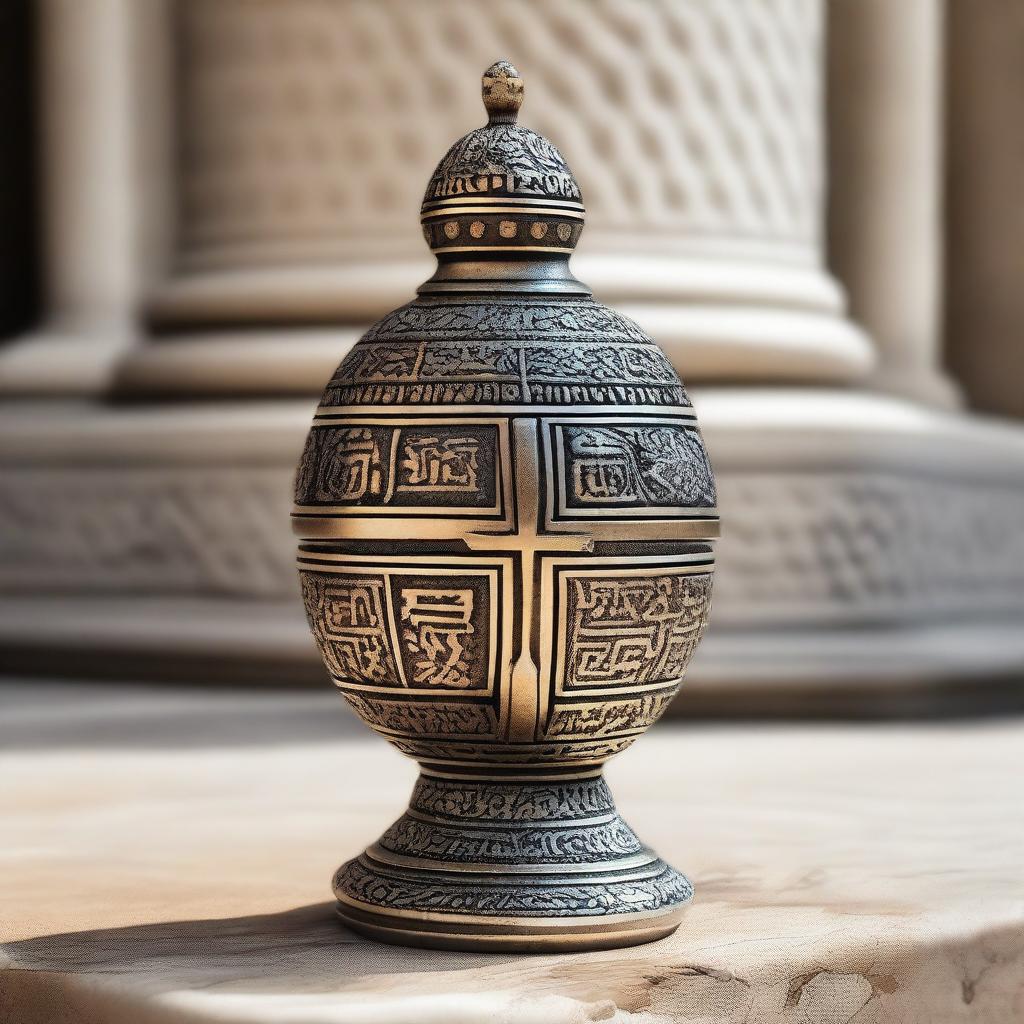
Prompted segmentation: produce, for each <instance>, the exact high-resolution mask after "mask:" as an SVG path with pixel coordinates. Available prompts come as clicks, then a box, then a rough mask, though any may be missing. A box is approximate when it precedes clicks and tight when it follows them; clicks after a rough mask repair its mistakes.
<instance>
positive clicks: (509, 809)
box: [334, 775, 693, 952]
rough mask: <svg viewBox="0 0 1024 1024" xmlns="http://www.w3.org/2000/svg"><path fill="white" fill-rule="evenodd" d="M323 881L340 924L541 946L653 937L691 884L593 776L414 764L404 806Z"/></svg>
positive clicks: (377, 934) (392, 934)
mask: <svg viewBox="0 0 1024 1024" xmlns="http://www.w3.org/2000/svg"><path fill="white" fill-rule="evenodd" d="M334 893H335V895H336V896H337V897H338V914H339V916H340V917H341V919H342V920H343V921H344V922H345V924H347V925H348V926H350V927H351V928H353V929H354V930H356V931H359V932H361V933H363V934H365V935H368V936H370V937H371V938H374V939H379V940H381V941H385V942H394V943H400V944H404V945H414V946H429V947H437V948H441V949H462V950H503V951H518V952H528V951H536V952H541V951H549V952H553V951H558V950H586V949H611V948H615V947H619V946H633V945H638V944H640V943H643V942H651V941H653V940H655V939H660V938H662V937H664V936H665V935H668V934H670V933H671V932H672V931H674V930H675V928H676V927H677V926H678V924H679V921H680V918H681V916H682V912H683V909H684V908H685V906H686V904H687V903H688V902H689V900H690V898H691V897H692V895H693V889H692V887H691V885H690V883H689V882H688V881H687V879H686V878H685V877H684V876H683V875H681V874H680V873H679V872H678V871H676V870H675V869H674V868H672V867H670V866H669V865H667V864H666V863H665V862H664V861H663V860H661V859H660V858H659V857H657V856H656V855H655V854H654V853H653V851H651V850H650V849H649V848H648V847H646V846H644V845H643V844H642V843H641V842H640V841H639V839H637V837H636V835H635V834H634V833H633V830H632V829H630V827H629V826H628V825H627V824H626V823H625V822H624V821H623V820H622V818H621V817H619V814H618V812H617V811H616V810H615V805H614V803H613V801H612V798H611V794H610V793H609V791H608V787H607V785H606V784H605V782H604V780H603V779H602V778H600V777H594V778H589V779H573V780H564V781H562V780H559V781H543V782H528V781H522V780H516V781H509V782H503V781H493V780H489V781H481V782H469V781H465V780H454V779H443V778H437V777H433V776H427V775H423V776H421V777H420V779H419V781H418V782H417V784H416V789H415V791H414V793H413V797H412V801H411V803H410V806H409V810H408V811H407V812H406V813H405V814H404V815H403V816H402V817H401V818H399V820H398V821H397V822H395V824H394V825H392V826H391V828H390V829H388V831H387V832H385V833H384V835H383V836H382V837H381V838H380V840H379V841H378V842H376V843H374V844H373V846H371V847H370V848H369V849H368V850H366V852H365V853H363V854H362V855H361V856H359V857H357V858H355V859H354V860H351V861H349V862H348V863H347V864H345V865H343V866H342V867H341V868H340V869H339V870H338V872H337V874H336V875H335V878H334Z"/></svg>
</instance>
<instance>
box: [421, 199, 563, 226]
mask: <svg viewBox="0 0 1024 1024" xmlns="http://www.w3.org/2000/svg"><path fill="white" fill-rule="evenodd" d="M456 213H458V214H470V213H483V214H506V213H509V214H512V213H525V214H528V215H530V216H534V217H535V216H537V215H538V214H539V213H540V210H539V209H538V208H537V207H531V206H519V205H515V206H498V205H497V204H495V205H494V206H459V207H455V208H453V209H450V210H432V211H430V212H428V213H423V214H421V215H420V223H422V224H426V222H427V221H432V220H449V219H451V217H452V216H453V215H454V214H456ZM547 215H548V216H549V217H564V218H567V219H570V220H583V212H582V211H577V210H557V209H555V208H554V207H548V210H547Z"/></svg>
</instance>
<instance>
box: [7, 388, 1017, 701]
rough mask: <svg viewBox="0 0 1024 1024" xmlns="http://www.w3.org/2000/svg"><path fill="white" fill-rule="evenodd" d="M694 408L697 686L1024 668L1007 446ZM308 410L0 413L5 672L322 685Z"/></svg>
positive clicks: (761, 395)
mask: <svg viewBox="0 0 1024 1024" xmlns="http://www.w3.org/2000/svg"><path fill="white" fill-rule="evenodd" d="M694 401H695V405H696V406H697V410H698V413H699V415H700V417H701V422H702V424H704V432H705V436H706V439H707V442H708V446H709V448H710V450H711V454H712V458H713V460H714V465H715V468H716V474H717V476H718V479H719V488H720V502H721V508H722V515H723V539H722V542H721V545H720V551H719V568H718V574H717V575H718V578H717V581H716V590H715V598H714V611H713V616H712V628H711V629H710V631H709V634H708V637H707V640H706V642H705V645H704V646H703V647H702V649H701V652H700V654H699V655H698V657H697V658H695V660H694V662H693V666H692V668H691V670H690V676H689V680H690V686H689V689H690V690H692V691H695V692H698V691H699V692H701V693H702V694H704V695H706V696H707V697H708V699H709V700H712V703H714V700H713V698H714V697H715V695H722V696H724V695H726V694H728V693H735V692H737V691H742V692H754V691H758V692H761V693H762V694H763V693H766V692H767V691H769V690H771V689H775V688H781V689H785V690H789V691H791V692H798V693H799V692H803V693H806V694H810V693H812V692H815V691H820V690H821V689H822V687H823V685H824V684H832V685H835V686H837V687H840V686H841V687H845V688H851V687H852V688H854V689H858V688H859V689H861V690H863V692H864V693H878V692H881V691H884V690H885V689H886V688H887V687H892V686H894V685H904V686H914V687H916V686H919V685H921V684H956V683H961V682H964V681H966V680H970V679H981V678H984V677H1012V676H1019V675H1020V674H1021V672H1022V670H1024V635H1022V630H1021V628H1020V623H1021V621H1022V620H1024V430H1022V429H1020V428H1015V427H1011V426H1008V425H1004V424H1000V423H996V422H991V421H985V420H982V419H980V418H977V417H971V416H966V415H962V414H957V413H950V412H944V411H937V410H930V409H925V408H924V407H921V406H916V405H913V404H911V403H909V402H906V401H903V400H901V399H893V398H886V397H879V396H874V395H868V394H864V393H855V392H841V391H835V390H824V389H778V388H776V389H771V388H762V389H723V388H716V389H711V388H708V389H705V390H704V391H698V392H697V393H696V394H695V396H694ZM310 412H311V403H310V402H309V401H307V400H301V401H300V400H294V401H283V400H278V401H274V402H269V401H268V402H249V403H239V404H228V403H218V404H206V405H195V406H189V407H185V408H183V407H182V406H180V405H174V406H166V407H147V408H144V409H143V408H131V407H124V408H111V407H107V408H102V409H101V408H98V407H90V406H72V405H71V404H59V405H55V404H53V403H50V404H47V405H43V404H42V403H40V404H38V405H34V404H29V403H22V404H21V405H20V406H19V407H18V408H9V409H7V410H5V411H4V412H3V414H2V416H0V437H2V439H3V440H2V442H0V649H2V650H3V654H2V655H0V657H2V658H3V659H4V661H5V663H6V664H7V665H8V666H9V667H18V668H25V667H31V666H35V667H36V668H37V669H38V670H39V671H48V672H60V671H76V672H81V671H88V670H90V666H95V668H96V670H97V671H103V672H104V673H107V674H110V673H111V672H117V671H120V670H121V669H123V670H124V671H125V672H132V673H138V672H139V671H140V670H147V671H148V672H150V673H152V674H156V675H160V674H173V673H175V672H176V671H180V668H181V666H182V665H183V664H191V665H196V666H202V667H203V669H204V675H205V677H206V678H211V679H223V680H230V679H235V678H244V679H247V680H254V679H263V680H265V681H267V682H283V683H289V682H300V681H315V680H317V679H319V678H320V669H319V659H318V657H317V655H316V653H315V650H314V649H313V645H312V641H311V640H310V639H309V634H308V631H307V628H306V625H305V622H304V621H303V619H302V611H301V602H300V601H299V599H298V594H297V583H296V580H295V577H294V568H293V561H292V545H293V542H292V538H291V535H290V532H289V528H288V515H287V514H288V509H289V505H290V489H291V477H292V471H293V466H294V465H295V462H296V461H297V457H298V451H299V448H300V446H301V443H302V439H303V435H304V432H305V426H306V423H307V422H308V418H309V415H310ZM119 666H120V667H119ZM723 706H725V705H723Z"/></svg>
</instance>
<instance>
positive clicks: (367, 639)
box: [299, 551, 511, 707]
mask: <svg viewBox="0 0 1024 1024" xmlns="http://www.w3.org/2000/svg"><path fill="white" fill-rule="evenodd" d="M299 569H300V578H301V581H302V589H303V598H304V600H305V605H306V613H307V616H308V618H309V621H310V625H311V627H312V631H313V635H314V637H315V638H316V640H317V642H318V644H319V645H320V647H321V649H322V650H323V651H324V656H325V659H326V661H327V664H328V668H329V669H330V671H331V673H332V675H333V676H334V679H335V682H336V683H337V684H338V686H339V687H340V688H341V689H343V690H345V691H349V690H352V691H358V692H369V693H373V692H377V693H382V692H384V691H387V692H388V693H389V694H390V696H389V697H388V699H399V697H398V692H399V691H400V692H401V693H402V698H401V699H406V698H409V699H413V700H414V701H415V700H418V699H421V698H422V699H426V700H428V701H431V700H432V701H434V702H435V703H436V702H437V701H449V700H470V701H478V700H489V701H491V702H492V703H494V704H495V707H497V702H496V698H497V696H498V691H499V689H501V688H503V687H505V686H506V684H507V678H506V676H507V666H506V665H505V661H504V660H503V658H504V655H503V652H504V651H507V650H508V646H509V643H510V628H511V627H510V623H509V621H508V614H509V611H510V601H511V573H510V563H509V560H508V559H503V558H499V559H495V558H491V557H488V558H486V559H479V558H473V557H462V556H451V557H450V558H445V559H442V560H439V559H438V558H436V557H434V556H430V557H426V556H407V557H402V558H388V557H380V556H373V555H343V554H334V553H329V552H315V551H302V552H300V555H299ZM492 698H494V700H492Z"/></svg>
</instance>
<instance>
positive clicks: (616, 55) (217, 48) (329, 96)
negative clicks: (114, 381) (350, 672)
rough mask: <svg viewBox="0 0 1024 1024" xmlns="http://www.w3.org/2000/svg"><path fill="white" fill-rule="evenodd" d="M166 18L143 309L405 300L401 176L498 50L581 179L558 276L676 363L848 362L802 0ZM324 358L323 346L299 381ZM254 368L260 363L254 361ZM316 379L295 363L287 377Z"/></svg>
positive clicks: (813, 4)
mask: <svg viewBox="0 0 1024 1024" xmlns="http://www.w3.org/2000/svg"><path fill="white" fill-rule="evenodd" d="M176 11H177V17H178V21H179V50H180V52H179V60H180V66H181V68H182V76H181V80H180V87H179V124H180V130H181V148H180V152H181V159H180V164H179V167H180V189H179V193H180V194H179V221H178V227H179V231H178V243H177V252H176V265H177V269H178V273H177V274H176V275H174V276H173V277H172V278H171V279H169V280H168V281H167V282H166V283H165V285H164V287H162V288H160V289H157V291H156V293H155V295H154V297H153V301H152V304H151V313H152V315H153V317H154V318H155V319H157V320H159V321H160V322H161V324H163V325H164V326H165V327H167V328H171V329H173V328H174V327H175V326H186V325H188V324H194V323H195V322H197V321H201V322H203V323H206V324H209V323H216V322H218V321H220V322H225V321H226V322H230V323H232V324H233V325H237V324H238V323H240V322H241V323H249V324H253V325H258V324H262V323H265V322H266V321H267V320H268V319H272V320H276V321H278V322H284V323H288V324H293V325H294V324H301V323H308V322H309V321H310V320H316V321H320V322H323V321H328V322H338V321H342V322H346V321H347V322H352V323H361V322H370V321H371V320H373V319H375V318H376V317H377V316H379V315H381V314H382V313H383V312H384V311H385V310H386V309H388V308H393V307H395V306H397V305H399V304H400V303H401V302H402V301H405V300H407V299H408V297H409V295H410V294H411V292H412V290H413V289H414V288H415V286H416V285H417V284H418V283H419V281H420V280H422V279H423V277H424V276H425V272H426V270H427V260H426V258H425V256H426V254H425V252H424V249H423V244H422V241H421V239H420V238H419V232H418V227H417V224H416V219H415V210H416V209H417V206H418V202H419V198H420V191H421V179H422V175H423V171H424V169H426V168H429V167H430V166H431V165H432V164H433V163H434V162H435V161H436V159H437V157H438V155H439V154H438V147H439V145H441V142H440V140H447V139H448V138H451V137H453V136H458V135H459V134H461V133H463V132H465V131H466V130H468V129H470V128H472V127H474V126H476V125H477V124H478V123H479V121H480V112H479V103H478V100H477V97H476V95H475V90H474V89H470V88H467V86H466V83H472V82H474V81H475V79H476V76H477V75H478V74H479V68H480V67H483V66H486V65H487V63H489V62H490V60H492V59H493V54H494V53H497V52H499V51H500V52H502V53H505V54H507V55H508V56H509V58H510V59H512V60H514V61H517V62H518V63H519V64H520V66H521V67H522V68H523V69H524V73H525V74H526V76H527V78H528V81H529V85H528V97H527V108H526V110H527V111H528V116H526V120H527V121H528V123H529V124H530V125H531V126H532V127H534V128H535V129H536V130H538V131H539V132H541V133H542V134H544V135H547V136H548V137H550V138H551V139H553V140H555V141H556V142H557V144H558V145H559V146H560V147H561V148H562V150H563V151H564V152H566V153H567V154H570V158H571V159H570V163H571V165H572V167H573V169H574V170H575V171H576V173H577V175H578V176H579V178H580V181H581V184H582V187H583V194H584V201H585V203H586V205H587V209H588V226H587V230H586V232H585V233H584V236H583V241H582V244H581V247H580V250H579V257H578V259H577V269H578V272H579V274H580V276H581V278H582V279H583V280H585V281H587V283H589V284H591V285H592V286H593V287H594V288H595V291H596V292H597V294H598V295H599V297H601V298H603V299H606V300H608V301H610V302H614V303H615V304H616V305H617V307H619V308H623V309H624V310H625V311H626V312H627V313H629V314H631V315H633V316H634V317H635V318H636V319H637V320H638V321H639V322H640V324H641V326H643V327H645V328H646V329H647V330H648V331H649V332H650V333H652V334H653V336H654V337H655V338H656V340H657V341H659V343H661V344H662V345H663V346H664V347H665V348H666V350H667V351H668V353H669V356H670V358H671V359H672V360H673V362H675V363H676V365H677V367H678V368H679V369H680V370H682V371H685V373H686V377H687V379H701V378H704V379H714V378H729V379H735V378H737V377H741V378H749V379H765V378H778V379H787V380H817V381H829V380H848V379H851V378H857V377H861V376H863V375H864V374H866V373H867V371H868V369H869V368H870V364H871V358H872V357H871V348H870V345H869V343H868V342H867V340H866V338H865V337H864V335H863V334H862V333H861V332H860V331H859V330H858V329H856V328H855V327H854V326H853V325H852V324H851V323H850V322H849V321H848V320H846V319H845V318H844V317H843V315H842V314H843V296H842V292H841V290H840V288H839V287H838V285H837V284H836V282H835V281H834V280H833V279H832V278H831V277H830V276H829V275H828V274H827V273H826V271H825V270H824V267H823V260H822V248H823V246H822V228H823V216H824V210H823V202H824V176H823V131H822V64H821V61H822V51H823V16H822V5H821V3H820V0H765V2H761V3H756V4H718V3H711V2H707V0H671V2H670V0H649V2H643V3H636V4H630V5H627V6H623V5H622V4H621V3H618V2H616V0H597V2H589V0H564V2H560V3H557V4H552V3H547V2H544V0H524V2H520V3H517V4H515V5H514V6H509V7H508V8H505V7H501V6H497V7H494V6H492V7H487V8H483V7H480V5H479V4H475V3H473V2H471V0H452V2H450V3H445V4H443V5H440V6H438V5H432V4H410V3H406V2H404V0H350V2H341V0H338V2H322V0H290V2H289V3H288V4H274V3H256V2H253V0H220V2H218V3H216V4H211V3H206V2H203V0H178V3H177V4H176ZM421 254H422V258H421ZM723 260H728V266H729V268H730V269H729V272H728V273H726V274H723V273H722V272H721V270H722V266H723ZM338 355H339V353H338V351H337V349H335V350H334V351H332V352H330V353H329V354H328V352H327V351H326V349H325V351H324V362H323V372H324V373H326V372H327V371H328V370H329V367H330V364H331V361H332V360H333V362H334V363H336V361H337V357H338ZM266 357H267V353H265V352H264V351H262V350H260V352H258V353H257V354H255V355H254V356H253V357H252V358H254V359H257V360H263V359H266ZM186 358H188V359H192V360H195V359H197V358H198V359H202V354H201V353H195V352H190V353H188V354H187V356H186V355H185V353H182V361H184V360H185V359H186ZM156 360H159V361H160V368H161V374H162V375H161V374H157V373H155V372H154V366H155V365H156ZM170 362H173V360H169V359H168V357H167V349H166V348H164V349H163V350H162V351H161V352H160V353H159V354H157V353H155V352H148V351H145V350H144V351H142V352H141V353H139V354H138V355H137V358H136V357H133V358H132V359H130V360H129V372H128V375H127V380H128V382H129V384H135V385H136V386H146V387H148V388H153V387H163V388H168V389H171V390H173V389H174V388H175V387H181V386H183V385H182V384H181V383H175V380H174V378H175V370H174V367H173V366H170V365H169V363H170ZM266 367H267V368H266V374H267V377H268V379H270V378H273V377H274V376H275V373H276V371H275V369H274V368H273V367H274V361H273V359H272V358H270V359H268V360H267V362H266ZM179 376H180V377H181V378H182V380H185V378H186V377H187V386H190V387H193V388H194V387H195V386H197V378H198V379H199V381H200V383H199V386H203V387H206V388H209V389H211V390H215V389H217V388H218V387H220V388H222V389H228V390H234V389H237V388H238V387H240V386H244V387H247V388H251V387H252V383H251V382H250V383H249V384H247V385H239V384H238V383H237V382H235V383H234V384H232V382H231V381H230V379H225V378H226V375H225V374H223V373H221V372H215V373H211V374H208V375H207V376H206V379H205V381H203V375H202V374H192V375H191V376H188V375H187V374H184V372H182V373H181V374H180V375H179ZM322 379H323V377H322V376H321V377H319V379H318V378H317V376H316V375H315V373H314V372H313V371H312V370H311V371H310V372H309V379H308V388H309V390H310V392H311V393H313V392H315V391H316V390H318V388H319V386H320V384H321V383H322Z"/></svg>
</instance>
